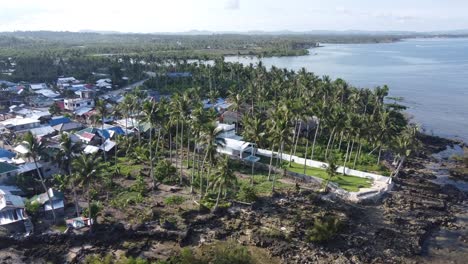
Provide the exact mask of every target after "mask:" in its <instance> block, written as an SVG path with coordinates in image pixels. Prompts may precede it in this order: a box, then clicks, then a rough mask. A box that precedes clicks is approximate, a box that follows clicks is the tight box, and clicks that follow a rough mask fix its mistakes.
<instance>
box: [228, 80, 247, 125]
mask: <svg viewBox="0 0 468 264" xmlns="http://www.w3.org/2000/svg"><path fill="white" fill-rule="evenodd" d="M228 94H229V95H228V98H229V101H230V102H231V104H232V106H231V107H232V110H233V111H235V112H236V134H237V133H239V112H240V108H241V105H242V101H243V100H244V98H243V97H244V95H243V93H242V91H239V90H237V88H236V87H235V86H232V87H231V89H229V91H228Z"/></svg>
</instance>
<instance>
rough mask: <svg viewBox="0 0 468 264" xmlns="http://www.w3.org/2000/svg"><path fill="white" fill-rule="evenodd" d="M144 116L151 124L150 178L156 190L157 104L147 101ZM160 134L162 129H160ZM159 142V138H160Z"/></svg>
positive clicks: (144, 106)
mask: <svg viewBox="0 0 468 264" xmlns="http://www.w3.org/2000/svg"><path fill="white" fill-rule="evenodd" d="M143 114H144V120H145V121H146V122H148V123H149V124H150V129H149V144H148V145H149V163H150V177H151V181H152V186H151V188H152V189H154V187H155V186H156V182H155V179H154V158H153V128H154V127H155V126H156V123H157V116H156V102H150V101H146V102H145V103H144V104H143ZM158 131H159V133H160V131H161V129H158ZM158 140H159V136H158Z"/></svg>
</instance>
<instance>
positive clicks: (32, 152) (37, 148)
mask: <svg viewBox="0 0 468 264" xmlns="http://www.w3.org/2000/svg"><path fill="white" fill-rule="evenodd" d="M22 145H23V146H24V147H25V148H26V150H27V152H26V154H25V156H26V157H27V158H31V159H32V160H33V162H34V166H35V167H36V172H37V176H38V177H39V180H40V182H41V185H42V188H43V189H44V192H45V193H46V194H47V199H48V200H49V201H50V206H51V208H52V216H53V218H54V223H56V222H57V216H56V215H55V208H54V203H53V202H52V199H51V197H50V194H49V189H48V188H47V186H46V184H45V180H44V177H43V176H42V172H41V171H40V170H39V166H38V164H37V162H38V160H39V158H40V157H41V155H43V154H44V150H45V146H44V144H43V142H42V140H38V139H36V138H35V137H34V135H33V134H32V133H31V131H28V132H27V133H26V134H25V135H24V137H23V142H22Z"/></svg>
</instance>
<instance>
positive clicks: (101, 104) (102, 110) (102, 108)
mask: <svg viewBox="0 0 468 264" xmlns="http://www.w3.org/2000/svg"><path fill="white" fill-rule="evenodd" d="M95 109H96V112H97V113H98V115H99V116H100V117H101V129H102V130H104V119H105V118H106V116H107V115H108V114H109V111H108V109H107V105H106V102H105V101H104V100H101V99H99V100H97V101H96V107H95ZM102 143H103V144H104V142H102ZM103 155H104V160H107V157H106V150H104V151H103Z"/></svg>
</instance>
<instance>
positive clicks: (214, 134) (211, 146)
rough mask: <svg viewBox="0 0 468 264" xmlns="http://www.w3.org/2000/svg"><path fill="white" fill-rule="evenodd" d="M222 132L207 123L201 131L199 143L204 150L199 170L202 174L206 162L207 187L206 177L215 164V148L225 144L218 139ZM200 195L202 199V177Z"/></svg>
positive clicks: (222, 139) (222, 140) (221, 139)
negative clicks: (207, 163)
mask: <svg viewBox="0 0 468 264" xmlns="http://www.w3.org/2000/svg"><path fill="white" fill-rule="evenodd" d="M222 132H223V130H222V129H220V128H218V127H217V126H216V124H215V123H214V122H211V123H208V124H207V125H206V127H204V129H203V131H202V136H201V142H202V144H203V145H204V148H205V157H204V158H203V162H202V166H201V169H200V170H201V172H202V173H203V170H204V168H205V164H206V161H207V160H208V162H209V166H208V174H207V181H206V185H207V186H208V185H209V179H208V177H209V176H210V174H211V168H212V167H213V166H214V163H215V156H216V153H217V148H218V147H220V146H224V145H225V144H226V141H225V140H224V138H220V137H219V136H220V134H221V133H222ZM200 195H201V196H202V197H203V177H200Z"/></svg>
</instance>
